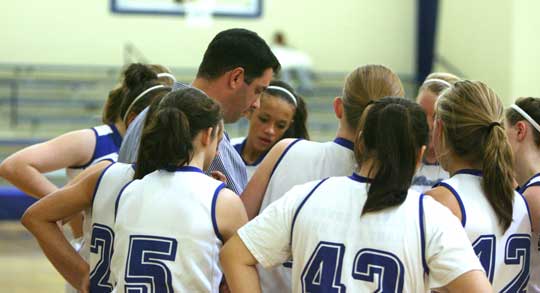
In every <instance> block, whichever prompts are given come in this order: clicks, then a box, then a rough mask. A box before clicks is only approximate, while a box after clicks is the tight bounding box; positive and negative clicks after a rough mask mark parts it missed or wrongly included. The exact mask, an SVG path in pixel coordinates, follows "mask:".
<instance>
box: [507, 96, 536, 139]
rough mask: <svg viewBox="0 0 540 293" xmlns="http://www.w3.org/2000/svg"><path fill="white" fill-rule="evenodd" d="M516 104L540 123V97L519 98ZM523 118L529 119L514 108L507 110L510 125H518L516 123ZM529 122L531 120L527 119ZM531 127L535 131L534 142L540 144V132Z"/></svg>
mask: <svg viewBox="0 0 540 293" xmlns="http://www.w3.org/2000/svg"><path fill="white" fill-rule="evenodd" d="M515 104H516V105H517V106H518V107H520V108H521V109H522V110H523V111H525V113H527V114H528V115H529V116H531V118H532V119H533V120H534V121H536V123H540V98H533V97H527V98H519V99H517V100H516V102H515ZM522 120H525V121H527V119H525V117H523V116H521V114H519V113H518V112H517V111H516V110H514V109H512V108H509V109H508V110H506V121H508V123H509V124H510V125H516V123H518V122H519V121H522ZM527 123H529V122H528V121H527ZM529 124H530V123H529ZM531 129H532V132H533V137H534V143H535V144H536V146H540V132H539V131H538V130H536V129H535V128H534V127H532V128H531Z"/></svg>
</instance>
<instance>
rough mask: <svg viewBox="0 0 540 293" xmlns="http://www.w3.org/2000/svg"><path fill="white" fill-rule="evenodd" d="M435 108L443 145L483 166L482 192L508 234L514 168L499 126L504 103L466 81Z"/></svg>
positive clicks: (492, 92) (483, 85)
mask: <svg viewBox="0 0 540 293" xmlns="http://www.w3.org/2000/svg"><path fill="white" fill-rule="evenodd" d="M435 108H436V110H435V113H436V114H435V115H436V117H437V119H440V120H441V121H442V142H441V144H442V145H443V146H446V149H449V150H450V151H451V152H453V153H454V154H455V155H456V156H458V157H460V158H461V159H463V160H465V161H467V162H470V163H480V164H481V165H482V174H483V179H482V190H483V191H484V194H485V196H486V198H487V200H488V201H489V203H490V205H491V207H492V208H493V210H494V211H495V214H496V215H497V217H498V219H499V223H500V224H501V225H502V226H503V228H504V230H505V231H506V229H508V227H509V226H510V223H511V222H512V209H513V199H514V188H513V173H512V170H513V169H514V168H513V157H512V150H511V148H510V144H509V143H508V139H507V137H506V132H505V131H504V129H503V127H502V126H501V124H500V123H501V121H502V118H503V105H502V102H501V100H500V99H499V97H498V96H497V94H496V93H495V92H494V91H493V90H492V89H490V88H489V87H488V86H487V85H486V84H484V83H482V82H479V81H468V80H465V81H459V82H456V83H455V84H454V86H453V87H452V88H450V89H449V90H448V91H446V92H444V93H443V94H442V95H441V96H440V97H439V99H438V100H437V104H436V107H435ZM444 155H445V154H443V156H444Z"/></svg>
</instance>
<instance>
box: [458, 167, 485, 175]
mask: <svg viewBox="0 0 540 293" xmlns="http://www.w3.org/2000/svg"><path fill="white" fill-rule="evenodd" d="M457 174H468V175H474V176H482V171H480V170H477V169H461V170H458V171H457V172H456V173H455V174H454V175H457Z"/></svg>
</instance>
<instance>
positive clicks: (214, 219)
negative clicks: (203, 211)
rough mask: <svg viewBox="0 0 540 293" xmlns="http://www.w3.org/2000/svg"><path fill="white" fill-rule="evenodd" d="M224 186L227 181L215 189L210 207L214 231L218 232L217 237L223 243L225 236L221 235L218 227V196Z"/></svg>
mask: <svg viewBox="0 0 540 293" xmlns="http://www.w3.org/2000/svg"><path fill="white" fill-rule="evenodd" d="M223 188H225V183H221V184H220V185H219V186H218V187H217V188H216V191H214V196H213V197H212V208H211V209H210V215H211V216H212V227H214V233H216V236H217V238H219V240H221V242H222V243H225V241H223V237H222V236H221V233H219V228H218V224H217V219H216V203H217V198H218V194H219V192H220V191H221V190H222V189H223Z"/></svg>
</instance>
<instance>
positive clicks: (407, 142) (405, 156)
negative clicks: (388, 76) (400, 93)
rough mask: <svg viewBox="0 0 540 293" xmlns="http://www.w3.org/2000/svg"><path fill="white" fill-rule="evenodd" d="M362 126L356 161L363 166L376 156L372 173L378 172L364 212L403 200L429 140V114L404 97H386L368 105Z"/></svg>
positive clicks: (357, 144) (358, 137)
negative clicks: (427, 115) (421, 152)
mask: <svg viewBox="0 0 540 293" xmlns="http://www.w3.org/2000/svg"><path fill="white" fill-rule="evenodd" d="M359 127H360V129H361V131H360V132H359V135H358V136H357V138H356V144H355V156H356V161H357V163H358V165H359V166H361V165H362V163H363V162H365V161H367V160H369V159H371V160H373V166H372V169H371V170H370V171H369V173H370V176H371V173H372V172H374V173H376V174H375V176H374V177H373V180H372V182H371V184H370V185H369V191H368V196H367V200H366V203H365V205H364V208H363V210H362V214H365V213H369V212H376V211H380V210H383V209H385V208H389V207H393V206H397V205H400V204H402V203H403V202H404V201H405V198H406V197H407V193H408V190H409V187H410V186H411V182H412V178H413V176H414V174H415V172H416V164H417V162H418V155H419V152H420V149H421V148H422V146H424V145H426V144H427V141H428V135H429V127H428V124H427V121H426V114H425V113H424V111H423V110H422V108H421V107H420V106H419V105H418V104H416V103H414V102H412V101H409V100H407V99H405V98H398V97H385V98H382V99H380V100H377V101H375V102H374V103H372V104H371V105H370V106H368V108H367V109H366V111H364V114H363V116H362V120H361V122H360V126H359Z"/></svg>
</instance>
